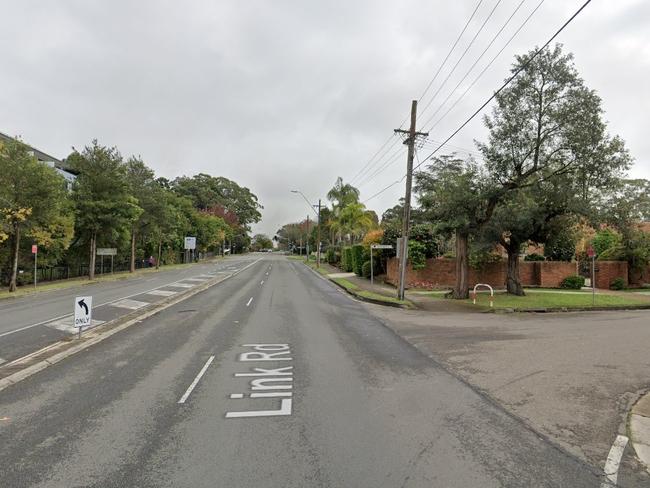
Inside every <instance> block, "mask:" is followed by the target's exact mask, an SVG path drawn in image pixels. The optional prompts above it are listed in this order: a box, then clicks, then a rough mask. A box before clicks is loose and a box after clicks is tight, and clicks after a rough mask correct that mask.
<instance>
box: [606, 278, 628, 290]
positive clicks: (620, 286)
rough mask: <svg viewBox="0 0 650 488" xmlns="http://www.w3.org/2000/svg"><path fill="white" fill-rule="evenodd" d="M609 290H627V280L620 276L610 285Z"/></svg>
mask: <svg viewBox="0 0 650 488" xmlns="http://www.w3.org/2000/svg"><path fill="white" fill-rule="evenodd" d="M609 288H610V290H625V280H624V279H623V278H621V277H620V276H619V277H618V278H614V279H613V280H612V282H611V283H610V284H609Z"/></svg>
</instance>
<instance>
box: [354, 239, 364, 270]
mask: <svg viewBox="0 0 650 488" xmlns="http://www.w3.org/2000/svg"><path fill="white" fill-rule="evenodd" d="M351 250H352V271H354V274H356V275H357V276H361V271H362V269H361V268H362V267H363V262H364V256H363V250H364V247H363V246H362V245H361V244H355V245H354V246H352V248H351Z"/></svg>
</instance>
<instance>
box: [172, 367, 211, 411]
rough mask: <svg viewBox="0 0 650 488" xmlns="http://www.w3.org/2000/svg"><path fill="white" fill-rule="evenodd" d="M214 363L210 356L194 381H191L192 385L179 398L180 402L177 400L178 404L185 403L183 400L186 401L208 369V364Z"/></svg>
mask: <svg viewBox="0 0 650 488" xmlns="http://www.w3.org/2000/svg"><path fill="white" fill-rule="evenodd" d="M212 361H214V356H210V357H209V358H208V360H207V361H206V363H205V364H204V365H203V368H201V371H199V374H197V375H196V378H194V381H192V384H191V385H190V386H189V388H188V389H187V390H186V391H185V393H183V396H182V397H181V399H180V400H178V403H185V400H187V397H188V396H190V393H192V390H194V388H195V387H196V384H197V383H198V382H199V380H200V379H201V376H203V375H204V374H205V372H206V370H207V369H208V366H210V363H212Z"/></svg>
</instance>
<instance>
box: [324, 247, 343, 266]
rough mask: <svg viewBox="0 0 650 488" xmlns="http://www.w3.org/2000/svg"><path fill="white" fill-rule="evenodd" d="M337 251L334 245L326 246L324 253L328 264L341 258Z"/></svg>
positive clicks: (334, 262)
mask: <svg viewBox="0 0 650 488" xmlns="http://www.w3.org/2000/svg"><path fill="white" fill-rule="evenodd" d="M338 251H339V250H338V249H337V248H336V247H334V246H332V247H328V248H327V251H326V253H325V260H326V261H327V262H328V263H329V264H336V263H338V262H339V261H340V259H341V255H340V254H339V252H338Z"/></svg>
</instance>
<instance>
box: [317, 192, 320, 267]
mask: <svg viewBox="0 0 650 488" xmlns="http://www.w3.org/2000/svg"><path fill="white" fill-rule="evenodd" d="M317 246H318V252H317V253H316V267H317V268H320V198H319V199H318V244H317Z"/></svg>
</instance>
